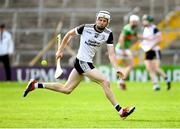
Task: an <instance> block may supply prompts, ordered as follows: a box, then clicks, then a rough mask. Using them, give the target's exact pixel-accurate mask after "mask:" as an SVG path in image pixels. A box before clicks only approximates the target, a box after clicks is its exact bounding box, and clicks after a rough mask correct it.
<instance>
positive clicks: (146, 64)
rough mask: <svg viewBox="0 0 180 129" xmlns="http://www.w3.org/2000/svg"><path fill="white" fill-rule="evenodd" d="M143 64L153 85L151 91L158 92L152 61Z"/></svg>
mask: <svg viewBox="0 0 180 129" xmlns="http://www.w3.org/2000/svg"><path fill="white" fill-rule="evenodd" d="M144 63H145V66H146V69H147V71H148V72H149V75H150V78H151V81H152V82H153V85H154V86H153V89H154V90H160V86H159V84H158V79H157V76H156V71H155V63H154V60H145V61H144Z"/></svg>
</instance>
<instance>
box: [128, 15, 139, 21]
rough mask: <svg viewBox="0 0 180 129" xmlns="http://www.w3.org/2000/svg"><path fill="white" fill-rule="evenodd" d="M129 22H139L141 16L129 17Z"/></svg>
mask: <svg viewBox="0 0 180 129" xmlns="http://www.w3.org/2000/svg"><path fill="white" fill-rule="evenodd" d="M129 21H130V22H131V21H136V22H139V16H137V15H131V16H130V17H129Z"/></svg>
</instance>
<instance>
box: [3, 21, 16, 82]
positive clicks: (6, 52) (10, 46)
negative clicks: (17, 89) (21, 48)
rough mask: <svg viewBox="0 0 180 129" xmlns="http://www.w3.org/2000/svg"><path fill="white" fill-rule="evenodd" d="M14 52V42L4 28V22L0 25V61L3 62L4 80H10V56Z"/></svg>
mask: <svg viewBox="0 0 180 129" xmlns="http://www.w3.org/2000/svg"><path fill="white" fill-rule="evenodd" d="M13 52H14V43H13V40H12V37H11V34H10V33H9V32H8V31H7V30H6V28H5V24H1V25H0V62H2V63H3V65H4V68H5V73H6V80H7V81H10V80H11V66H10V57H11V56H12V54H13Z"/></svg>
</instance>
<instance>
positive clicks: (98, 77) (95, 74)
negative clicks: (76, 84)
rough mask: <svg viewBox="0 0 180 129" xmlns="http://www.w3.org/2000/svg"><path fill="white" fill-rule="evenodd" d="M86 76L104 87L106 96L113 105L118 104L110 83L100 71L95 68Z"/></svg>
mask: <svg viewBox="0 0 180 129" xmlns="http://www.w3.org/2000/svg"><path fill="white" fill-rule="evenodd" d="M84 75H85V76H87V77H88V78H90V79H91V80H93V81H95V82H97V83H99V84H100V85H101V86H102V88H103V90H104V92H105V95H106V97H107V98H108V99H109V101H110V102H111V103H112V104H113V105H116V104H117V100H116V99H115V97H114V94H113V93H112V91H111V88H110V82H109V81H108V80H107V78H106V77H105V76H104V75H103V74H102V73H101V72H100V71H99V70H97V69H96V68H94V69H92V70H90V71H87V72H85V73H84Z"/></svg>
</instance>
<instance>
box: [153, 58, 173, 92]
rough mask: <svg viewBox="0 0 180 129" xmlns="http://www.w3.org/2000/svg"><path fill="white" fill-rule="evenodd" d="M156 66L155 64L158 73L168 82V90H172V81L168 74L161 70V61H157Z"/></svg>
mask: <svg viewBox="0 0 180 129" xmlns="http://www.w3.org/2000/svg"><path fill="white" fill-rule="evenodd" d="M154 64H155V70H156V72H157V73H158V74H160V75H161V76H162V77H163V78H164V80H165V81H166V84H167V90H169V89H170V88H171V80H170V79H169V78H168V77H167V75H166V73H165V72H164V71H163V70H162V69H161V67H160V60H159V59H156V60H155V61H154Z"/></svg>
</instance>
